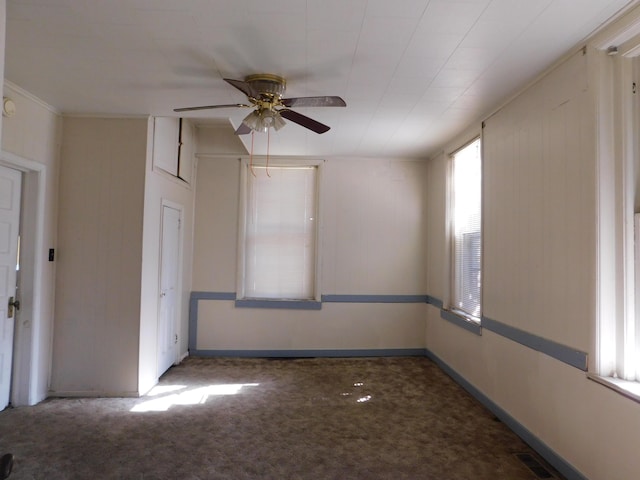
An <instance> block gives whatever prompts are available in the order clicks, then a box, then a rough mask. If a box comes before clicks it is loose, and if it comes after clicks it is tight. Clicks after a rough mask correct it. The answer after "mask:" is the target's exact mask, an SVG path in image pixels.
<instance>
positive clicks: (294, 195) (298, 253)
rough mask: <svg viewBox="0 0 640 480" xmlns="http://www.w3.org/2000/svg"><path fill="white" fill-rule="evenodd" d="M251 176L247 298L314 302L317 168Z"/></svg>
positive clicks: (276, 170)
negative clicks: (307, 300) (311, 300)
mask: <svg viewBox="0 0 640 480" xmlns="http://www.w3.org/2000/svg"><path fill="white" fill-rule="evenodd" d="M253 172H254V173H255V176H254V175H253V174H252V173H251V172H248V173H247V203H246V208H247V212H246V228H245V275H244V279H245V282H244V294H245V295H244V296H245V298H266V299H276V298H277V299H296V300H306V299H313V298H314V291H315V288H314V287H315V285H314V281H315V264H316V260H315V257H316V223H317V218H316V212H317V205H316V203H317V194H316V190H317V187H316V183H317V174H316V172H317V167H315V166H302V167H288V166H287V167H269V169H268V173H269V175H270V176H268V175H267V169H266V168H264V167H253Z"/></svg>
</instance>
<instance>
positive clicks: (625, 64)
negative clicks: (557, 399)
mask: <svg viewBox="0 0 640 480" xmlns="http://www.w3.org/2000/svg"><path fill="white" fill-rule="evenodd" d="M630 17H631V18H629V17H627V19H625V21H624V22H622V23H623V25H621V26H619V27H618V29H617V30H616V29H614V30H613V33H608V34H602V35H599V36H598V37H597V38H596V39H595V40H594V46H595V49H596V50H595V51H594V52H593V53H594V62H593V69H592V71H591V78H590V81H592V83H593V84H594V85H597V90H596V111H597V114H598V124H597V140H598V143H597V150H596V155H597V177H596V178H597V237H596V242H597V244H596V252H597V262H596V268H597V272H596V299H595V319H596V321H595V325H594V351H595V355H594V356H593V357H592V358H590V360H589V370H590V371H591V372H590V373H588V374H587V376H588V378H589V379H591V380H594V381H596V382H598V383H600V384H602V385H605V386H607V387H608V388H611V389H612V390H615V391H617V392H619V393H621V394H623V395H625V396H627V397H628V398H631V399H633V400H635V401H637V402H640V371H635V372H630V371H629V365H630V364H631V365H632V368H633V369H638V367H637V364H638V362H637V361H635V360H634V359H633V358H632V357H634V356H637V355H640V344H638V343H637V342H638V334H637V332H635V330H636V329H637V328H638V327H639V326H640V320H638V318H637V316H638V314H640V311H639V309H640V292H638V288H637V286H638V285H637V283H638V279H640V275H639V272H640V270H639V268H638V267H639V266H640V256H638V255H636V253H635V249H636V246H635V243H634V223H635V222H634V221H633V218H634V208H635V207H634V203H635V195H636V188H639V187H636V184H635V183H636V175H637V174H638V172H636V171H635V169H636V167H635V166H634V161H635V160H634V158H635V157H637V156H638V154H639V153H640V142H639V141H638V136H637V135H634V130H637V129H638V128H639V127H640V111H638V108H637V105H638V103H639V101H638V99H637V98H634V93H633V91H632V84H633V82H634V72H633V62H634V59H636V60H635V61H636V62H638V61H639V60H637V57H639V56H640V11H639V10H636V12H635V13H634V15H631V16H630ZM610 47H615V49H617V50H616V54H611V51H610V50H609V49H610ZM608 53H609V54H608ZM636 82H637V80H636ZM636 88H638V87H636ZM635 95H636V96H637V95H640V92H638V93H636V94H635ZM621 336H623V337H624V338H623V339H622V338H621ZM638 370H640V369H638ZM625 377H632V378H635V379H630V380H626V379H625Z"/></svg>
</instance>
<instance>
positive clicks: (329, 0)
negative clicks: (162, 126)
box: [5, 0, 638, 157]
mask: <svg viewBox="0 0 640 480" xmlns="http://www.w3.org/2000/svg"><path fill="white" fill-rule="evenodd" d="M633 3H638V0H631V1H630V0H306V1H304V0H117V1H113V0H109V1H107V0H8V1H7V39H6V46H7V48H6V64H5V76H6V78H7V79H8V80H9V81H11V82H13V83H15V84H17V85H18V86H20V87H22V88H24V89H25V90H27V91H29V92H31V93H32V94H34V95H36V96H37V97H39V98H41V99H42V100H44V101H45V102H47V103H49V104H50V105H52V106H54V107H56V108H57V109H59V110H60V111H61V112H64V113H70V114H96V113H100V114H115V115H120V114H126V115H130V114H132V115H140V114H143V115H148V114H150V115H159V116H164V115H175V114H174V113H173V108H176V107H183V106H194V105H211V104H228V103H238V102H244V101H245V99H244V97H243V95H242V94H241V93H240V92H239V91H238V90H236V89H234V88H233V87H231V86H230V85H228V84H227V83H226V82H224V81H223V80H222V78H224V77H227V78H235V79H243V78H244V77H245V76H246V75H249V74H254V73H273V74H278V75H281V76H284V77H285V78H286V79H287V81H288V84H287V92H286V95H285V97H298V96H315V95H339V96H341V97H342V98H344V99H345V101H346V102H347V107H346V108H307V109H300V110H298V111H300V112H301V113H304V114H305V115H308V116H311V117H312V118H315V119H317V120H319V121H321V122H323V123H326V124H328V125H330V126H331V127H332V128H331V130H330V131H329V132H327V133H325V134H323V135H318V134H315V133H313V132H309V131H307V130H306V129H304V128H302V127H300V126H298V125H296V124H293V123H291V122H288V124H287V126H286V127H285V128H283V129H282V130H280V131H279V132H277V133H275V132H274V133H272V134H271V138H270V153H271V154H274V155H312V156H335V155H338V156H347V155H348V156H389V155H394V156H407V157H425V156H427V155H428V154H429V153H432V152H433V151H434V149H436V148H438V147H441V146H442V144H443V142H445V141H447V140H449V139H450V138H451V137H452V136H453V135H455V134H456V133H458V132H460V131H461V130H462V129H464V128H465V127H466V126H468V125H469V124H470V123H471V122H473V121H477V120H479V119H480V118H482V116H483V115H486V114H487V113H488V112H489V111H490V109H491V108H495V107H496V106H497V105H498V103H499V102H500V101H501V100H503V99H505V98H506V97H508V96H509V95H510V94H512V93H513V92H514V91H516V90H517V89H518V88H521V87H522V86H523V85H524V84H526V83H527V82H528V81H529V80H530V79H532V78H533V77H535V76H536V75H538V74H539V73H540V72H541V71H543V70H544V69H545V68H547V67H548V66H549V65H550V64H552V63H553V62H554V61H556V60H557V59H558V58H559V57H560V56H562V55H563V54H564V53H566V52H567V51H568V50H570V49H572V48H577V47H578V46H579V44H580V42H581V41H583V40H584V39H585V38H586V37H587V36H588V35H589V34H591V33H592V32H593V31H594V30H595V29H597V28H598V27H599V26H601V25H602V24H603V22H605V21H606V20H607V19H608V18H610V17H611V16H612V15H614V14H616V13H617V12H618V11H619V10H620V9H622V8H624V7H625V6H627V5H629V4H633ZM246 114H247V110H244V109H218V110H208V111H204V112H202V113H198V114H194V115H189V116H192V117H198V118H207V119H219V120H218V121H224V122H228V121H229V120H231V122H232V123H233V124H234V125H238V123H239V122H240V121H241V120H242V118H243V117H244V116H245V115H246ZM214 121H215V120H214ZM230 128H231V127H230ZM250 138H251V135H247V136H245V137H244V140H249V142H247V144H248V143H250ZM265 138H266V135H264V134H256V143H255V147H254V148H255V152H256V153H261V151H263V149H264V146H265V144H266V141H265Z"/></svg>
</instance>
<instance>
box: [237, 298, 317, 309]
mask: <svg viewBox="0 0 640 480" xmlns="http://www.w3.org/2000/svg"><path fill="white" fill-rule="evenodd" d="M236 307H237V308H280V309H285V310H321V309H322V302H318V301H316V300H276V299H274V300H270V299H264V298H243V299H239V300H236Z"/></svg>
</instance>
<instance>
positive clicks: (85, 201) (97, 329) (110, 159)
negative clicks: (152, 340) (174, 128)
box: [51, 117, 147, 395]
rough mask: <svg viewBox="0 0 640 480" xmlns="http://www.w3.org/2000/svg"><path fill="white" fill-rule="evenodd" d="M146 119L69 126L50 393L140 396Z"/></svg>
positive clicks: (69, 121) (70, 122)
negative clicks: (137, 394) (139, 359)
mask: <svg viewBox="0 0 640 480" xmlns="http://www.w3.org/2000/svg"><path fill="white" fill-rule="evenodd" d="M146 154H147V119H116V118H112V119H104V118H71V117H69V118H65V119H64V128H63V136H62V161H61V170H60V195H59V223H58V232H59V234H58V260H57V275H56V305H57V307H56V323H55V335H54V344H53V346H54V347H53V363H52V368H53V372H52V378H51V390H52V391H53V392H54V393H74V392H77V393H83V394H111V395H113V394H127V395H131V394H136V393H137V392H138V342H139V334H140V328H139V327H140V302H141V258H142V245H143V244H142V233H143V231H142V226H143V206H144V189H145V187H144V185H145V159H146Z"/></svg>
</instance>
